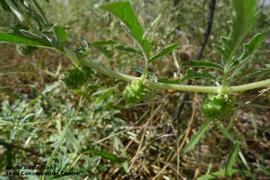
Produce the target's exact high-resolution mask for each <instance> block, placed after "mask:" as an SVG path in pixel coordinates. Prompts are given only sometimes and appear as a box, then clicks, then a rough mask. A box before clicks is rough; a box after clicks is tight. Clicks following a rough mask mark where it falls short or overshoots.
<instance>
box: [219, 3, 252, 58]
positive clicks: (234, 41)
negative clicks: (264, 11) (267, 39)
mask: <svg viewBox="0 0 270 180" xmlns="http://www.w3.org/2000/svg"><path fill="white" fill-rule="evenodd" d="M232 6H233V15H232V26H231V33H230V35H229V36H228V37H225V38H223V42H224V47H222V48H219V50H220V52H221V54H222V55H223V60H224V61H225V62H230V61H232V57H233V56H234V54H235V52H236V50H237V49H238V47H239V46H240V43H241V42H242V41H243V39H244V38H245V36H246V35H247V33H248V32H249V31H250V30H251V28H252V26H253V25H254V24H255V22H256V19H257V13H256V0H232Z"/></svg>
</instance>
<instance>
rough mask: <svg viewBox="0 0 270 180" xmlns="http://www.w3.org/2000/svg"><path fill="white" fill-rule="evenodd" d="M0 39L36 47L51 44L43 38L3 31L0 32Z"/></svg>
mask: <svg viewBox="0 0 270 180" xmlns="http://www.w3.org/2000/svg"><path fill="white" fill-rule="evenodd" d="M0 41H1V42H7V43H16V44H22V45H30V46H37V47H50V46H51V44H50V43H49V42H48V41H46V40H44V39H40V38H34V37H29V36H25V35H22V34H14V33H5V32H0Z"/></svg>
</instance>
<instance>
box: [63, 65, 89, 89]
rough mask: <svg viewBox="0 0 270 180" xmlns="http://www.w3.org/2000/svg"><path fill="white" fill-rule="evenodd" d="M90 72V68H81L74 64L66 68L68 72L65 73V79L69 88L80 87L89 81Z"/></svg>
mask: <svg viewBox="0 0 270 180" xmlns="http://www.w3.org/2000/svg"><path fill="white" fill-rule="evenodd" d="M90 74H91V71H90V69H87V68H82V69H81V68H78V67H74V66H73V67H71V68H68V69H67V70H66V72H65V73H64V78H63V81H64V83H65V84H66V86H67V87H68V88H70V89H79V88H81V87H82V86H83V85H84V84H85V83H86V82H87V80H88V79H89V76H90Z"/></svg>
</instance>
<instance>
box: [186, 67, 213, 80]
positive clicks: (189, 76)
mask: <svg viewBox="0 0 270 180" xmlns="http://www.w3.org/2000/svg"><path fill="white" fill-rule="evenodd" d="M197 78H201V79H211V80H216V78H215V77H214V76H212V75H211V74H209V73H208V72H207V71H203V72H196V71H193V70H192V69H188V70H187V72H186V74H185V76H184V77H183V78H182V81H185V80H187V79H197Z"/></svg>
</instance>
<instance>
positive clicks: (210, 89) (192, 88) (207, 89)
mask: <svg viewBox="0 0 270 180" xmlns="http://www.w3.org/2000/svg"><path fill="white" fill-rule="evenodd" d="M61 52H62V53H63V54H64V55H65V56H66V57H67V58H69V59H70V60H71V61H72V62H79V63H80V64H81V65H83V66H86V67H88V68H92V69H95V70H96V71H98V72H100V73H102V74H104V75H107V76H109V77H112V78H116V79H120V80H124V81H128V82H131V81H134V80H137V79H139V77H135V76H131V75H127V74H123V73H120V72H117V71H113V70H110V69H108V68H106V67H104V66H102V65H99V64H97V63H95V62H93V61H91V60H86V59H80V60H78V57H77V56H74V55H72V54H70V53H67V52H63V51H61ZM146 83H147V84H148V85H149V87H150V88H152V89H171V90H178V91H187V92H197V93H212V94H217V93H219V89H220V87H214V86H196V85H181V84H169V83H160V82H151V81H146ZM268 86H270V79H268V80H264V81H258V82H254V83H250V84H245V85H239V86H231V87H227V88H225V89H224V92H225V93H228V94H232V93H236V92H243V91H247V90H251V89H257V88H262V87H268Z"/></svg>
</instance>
